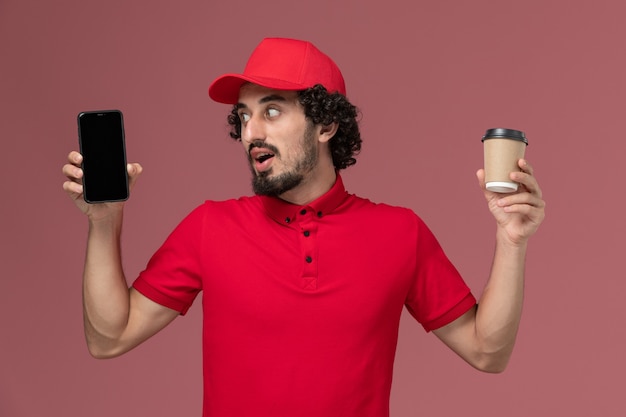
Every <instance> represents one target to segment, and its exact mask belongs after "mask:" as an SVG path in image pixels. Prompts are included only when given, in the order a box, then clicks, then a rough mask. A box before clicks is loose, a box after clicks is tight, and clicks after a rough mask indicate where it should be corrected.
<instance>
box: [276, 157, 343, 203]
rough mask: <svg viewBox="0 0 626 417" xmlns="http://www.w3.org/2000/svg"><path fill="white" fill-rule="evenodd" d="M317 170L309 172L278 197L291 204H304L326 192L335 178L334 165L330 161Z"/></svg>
mask: <svg viewBox="0 0 626 417" xmlns="http://www.w3.org/2000/svg"><path fill="white" fill-rule="evenodd" d="M318 171H319V172H315V173H311V175H310V176H309V177H308V178H306V179H305V180H304V181H302V184H300V185H298V186H297V187H296V188H294V189H292V190H289V191H287V192H285V193H283V194H281V195H280V196H279V198H280V199H281V200H284V201H287V202H288V203H291V204H296V205H298V206H304V205H306V204H309V203H310V202H311V201H315V200H317V199H318V198H319V197H321V196H323V195H324V194H326V193H327V192H328V190H330V189H331V188H332V187H333V185H335V181H336V180H337V173H336V172H335V167H334V166H333V165H332V163H331V164H330V167H324V169H320V170H318Z"/></svg>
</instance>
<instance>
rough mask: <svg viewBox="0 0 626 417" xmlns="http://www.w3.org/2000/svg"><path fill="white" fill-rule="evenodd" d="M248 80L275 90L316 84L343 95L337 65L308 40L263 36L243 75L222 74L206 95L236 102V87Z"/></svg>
mask: <svg viewBox="0 0 626 417" xmlns="http://www.w3.org/2000/svg"><path fill="white" fill-rule="evenodd" d="M245 82H251V83H254V84H258V85H260V86H263V87H267V88H272V89H275V90H306V89H307V88H310V87H313V86H314V85H316V84H321V85H323V86H324V87H325V88H326V90H328V92H330V93H334V92H338V93H341V94H343V95H344V96H345V95H346V86H345V83H344V81H343V76H342V75H341V71H339V67H337V64H335V63H334V62H333V60H332V59H330V58H329V57H328V56H327V55H325V54H324V53H322V52H321V51H320V50H319V49H317V48H316V47H315V45H313V44H312V43H311V42H306V41H299V40H295V39H284V38H266V39H263V40H262V41H261V43H260V44H259V45H258V46H257V47H256V49H255V50H254V51H253V52H252V55H250V59H248V63H247V64H246V68H245V69H244V71H243V74H224V75H222V76H221V77H218V78H216V79H215V80H214V81H213V82H212V83H211V86H210V87H209V96H210V97H211V98H212V99H213V100H215V101H217V102H219V103H225V104H237V102H238V100H239V88H240V87H241V86H242V85H243V84H244V83H245Z"/></svg>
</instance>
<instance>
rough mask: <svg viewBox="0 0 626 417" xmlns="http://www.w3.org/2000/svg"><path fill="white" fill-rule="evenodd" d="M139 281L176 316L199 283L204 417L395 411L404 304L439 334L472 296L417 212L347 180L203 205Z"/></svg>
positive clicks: (356, 415) (322, 416)
mask: <svg viewBox="0 0 626 417" xmlns="http://www.w3.org/2000/svg"><path fill="white" fill-rule="evenodd" d="M133 285H134V287H135V288H136V289H137V290H138V291H140V292H141V293H142V294H144V295H145V296H146V297H148V298H150V299H152V300H154V301H156V302H157V303H159V304H162V305H164V306H167V307H169V308H172V309H175V310H177V311H180V312H181V314H185V312H186V311H187V309H188V308H189V307H190V305H191V303H192V302H193V300H194V298H195V297H196V295H197V294H198V293H199V292H200V291H201V290H202V291H203V302H202V303H203V315H204V325H203V327H204V329H203V356H204V363H203V365H204V416H205V417H227V416H228V417H229V416H234V417H241V416H264V417H265V416H267V417H282V416H299V417H314V416H315V417H331V416H342V417H349V416H353V417H367V416H372V417H374V416H375V417H382V416H388V415H389V395H390V391H391V379H392V371H393V360H394V355H395V350H396V342H397V336H398V326H399V321H400V314H401V312H402V308H403V306H406V307H407V308H408V310H409V311H410V312H411V314H412V315H413V316H414V317H415V318H416V319H417V320H418V321H419V322H420V323H421V324H422V326H423V327H424V328H425V329H426V330H427V331H430V330H433V329H437V328H439V327H441V326H444V325H446V324H448V323H450V322H452V321H453V320H455V319H456V318H458V317H459V316H461V315H462V314H463V313H465V312H466V311H467V310H469V309H470V308H471V307H472V306H474V305H475V303H476V300H475V298H474V297H473V296H472V294H471V293H470V290H469V288H468V287H467V285H466V284H465V283H464V282H463V280H462V279H461V277H460V276H459V274H458V272H457V271H456V269H455V268H454V266H453V265H452V264H451V263H450V262H449V260H448V259H447V258H446V256H445V255H444V253H443V251H442V250H441V247H440V246H439V244H438V243H437V241H436V239H435V237H434V236H433V234H432V233H431V232H430V231H429V230H428V228H427V227H426V225H425V224H424V223H423V222H422V221H421V220H420V219H419V218H418V217H417V216H416V215H415V214H414V213H413V212H412V211H411V210H409V209H405V208H399V207H392V206H388V205H385V204H375V203H372V202H370V201H369V200H366V199H362V198H360V197H357V196H354V195H350V194H348V193H347V192H346V191H345V189H344V186H343V183H342V181H341V178H340V177H338V179H337V181H336V183H335V185H334V186H333V188H332V189H331V190H330V191H329V192H328V193H326V194H325V195H323V196H322V197H320V198H319V199H317V200H315V201H314V202H312V203H310V204H308V205H306V206H296V205H292V204H289V203H286V202H284V201H282V200H279V199H276V198H271V197H264V196H254V197H242V198H240V199H237V200H228V201H224V202H214V201H207V202H206V203H204V204H203V205H201V206H200V207H198V208H197V209H195V210H194V211H193V212H192V213H191V214H190V215H189V216H188V217H187V218H185V219H184V220H183V221H182V222H181V224H180V225H179V226H178V227H177V228H176V229H175V230H174V231H173V232H172V234H171V235H170V236H169V237H168V239H167V240H166V242H165V243H164V244H163V246H162V247H161V248H160V249H159V250H158V251H157V252H156V253H155V254H154V256H153V257H152V259H151V260H150V262H149V264H148V266H147V268H146V270H145V271H143V272H142V273H141V274H140V276H139V278H138V279H137V280H136V281H135V283H134V284H133Z"/></svg>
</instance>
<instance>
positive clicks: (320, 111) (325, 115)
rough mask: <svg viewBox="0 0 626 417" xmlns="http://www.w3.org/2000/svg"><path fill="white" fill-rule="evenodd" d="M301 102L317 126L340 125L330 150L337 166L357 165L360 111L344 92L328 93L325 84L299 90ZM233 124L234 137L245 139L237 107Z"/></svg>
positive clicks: (232, 117)
mask: <svg viewBox="0 0 626 417" xmlns="http://www.w3.org/2000/svg"><path fill="white" fill-rule="evenodd" d="M298 101H299V102H300V104H302V106H303V107H304V114H305V116H306V118H307V119H309V120H310V121H311V122H312V123H313V124H314V125H318V124H321V125H324V126H327V125H329V124H331V123H334V122H336V123H337V124H338V126H339V127H338V129H337V132H336V133H335V136H333V138H332V139H331V140H330V142H329V146H330V152H331V155H332V157H333V165H334V166H335V169H338V170H339V169H345V168H347V167H349V166H351V165H354V164H356V158H355V156H356V155H357V154H358V153H359V151H360V150H361V133H360V131H359V123H358V118H359V110H358V109H357V108H356V106H354V105H352V104H351V103H350V102H349V101H348V99H347V98H346V97H345V96H344V95H343V94H340V93H328V91H327V90H326V88H325V87H324V86H322V85H321V84H317V85H316V86H314V87H311V88H308V89H306V90H302V91H298ZM228 124H229V125H230V126H231V131H230V137H231V138H233V139H236V140H241V120H240V119H239V114H238V108H237V106H236V105H235V106H233V109H232V110H231V112H230V114H229V115H228Z"/></svg>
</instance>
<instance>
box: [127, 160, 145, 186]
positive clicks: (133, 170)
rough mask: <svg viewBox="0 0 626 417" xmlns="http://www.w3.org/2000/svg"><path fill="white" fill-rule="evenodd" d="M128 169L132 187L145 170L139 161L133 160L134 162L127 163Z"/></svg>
mask: <svg viewBox="0 0 626 417" xmlns="http://www.w3.org/2000/svg"><path fill="white" fill-rule="evenodd" d="M126 170H127V171H128V182H129V183H128V186H129V187H130V188H132V187H133V186H134V185H135V182H137V178H139V176H140V175H141V173H142V172H143V167H142V166H141V165H140V164H138V163H137V162H133V163H132V164H128V165H126Z"/></svg>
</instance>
